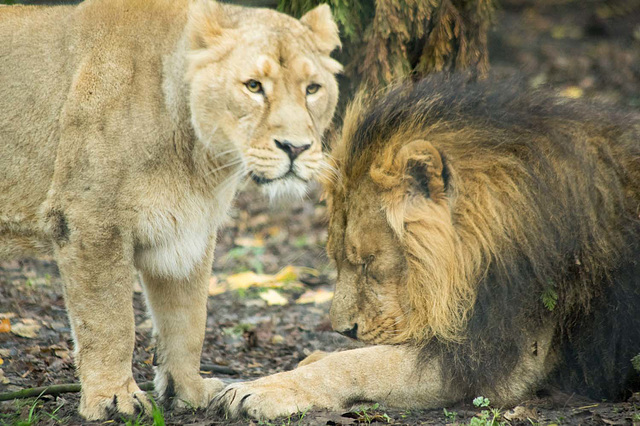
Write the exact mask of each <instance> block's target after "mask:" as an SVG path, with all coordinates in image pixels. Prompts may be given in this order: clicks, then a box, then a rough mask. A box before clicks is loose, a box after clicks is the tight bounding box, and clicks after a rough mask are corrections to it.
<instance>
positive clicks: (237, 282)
mask: <svg viewBox="0 0 640 426" xmlns="http://www.w3.org/2000/svg"><path fill="white" fill-rule="evenodd" d="M306 270H307V269H305V271H306ZM298 274H299V268H296V267H295V266H286V267H284V268H282V269H281V270H280V272H278V273H277V274H275V275H268V274H256V273H255V272H252V271H248V272H240V273H239V274H234V275H229V276H228V277H227V279H226V281H227V284H228V289H229V290H239V289H246V288H249V287H254V286H256V287H282V286H283V285H284V284H290V283H291V282H292V281H296V280H297V279H298Z"/></svg>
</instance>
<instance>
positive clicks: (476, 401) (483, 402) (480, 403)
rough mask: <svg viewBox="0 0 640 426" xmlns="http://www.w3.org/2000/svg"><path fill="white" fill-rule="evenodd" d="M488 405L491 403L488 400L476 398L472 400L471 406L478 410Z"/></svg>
mask: <svg viewBox="0 0 640 426" xmlns="http://www.w3.org/2000/svg"><path fill="white" fill-rule="evenodd" d="M490 404H491V401H489V398H485V397H484V396H478V397H476V398H474V399H473V405H475V406H476V407H478V408H484V407H488V406H489V405H490Z"/></svg>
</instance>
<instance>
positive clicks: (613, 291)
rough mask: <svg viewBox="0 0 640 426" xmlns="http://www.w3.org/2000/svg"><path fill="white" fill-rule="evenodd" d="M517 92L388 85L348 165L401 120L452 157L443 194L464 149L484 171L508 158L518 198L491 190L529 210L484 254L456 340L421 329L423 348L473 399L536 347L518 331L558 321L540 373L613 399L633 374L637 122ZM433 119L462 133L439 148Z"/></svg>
mask: <svg viewBox="0 0 640 426" xmlns="http://www.w3.org/2000/svg"><path fill="white" fill-rule="evenodd" d="M521 89H522V87H521V86H520V85H519V84H516V83H514V82H513V81H511V82H507V83H505V84H496V83H490V84H486V83H469V84H466V83H465V82H464V81H463V80H462V79H461V78H458V77H453V78H446V77H434V78H431V79H428V80H424V81H422V82H419V83H416V84H412V85H407V86H402V87H400V88H396V89H395V90H392V91H391V92H390V93H388V94H386V96H383V97H380V99H378V100H376V101H373V102H371V103H370V104H369V106H368V107H367V109H366V110H365V112H364V113H363V114H361V115H360V116H361V117H362V118H361V120H360V122H359V123H358V125H357V126H356V130H355V132H354V133H353V135H352V137H351V142H350V146H349V147H348V149H349V155H348V158H349V160H348V161H350V162H351V164H350V165H348V166H347V167H345V170H346V171H347V173H349V174H350V177H349V180H350V181H352V182H357V181H358V176H359V175H362V174H364V173H365V172H366V170H368V168H369V166H370V164H371V161H372V160H373V158H374V157H375V153H376V152H378V151H380V150H381V149H382V146H383V144H385V142H386V141H388V140H390V139H391V138H392V137H393V135H394V132H396V131H397V129H405V130H404V131H406V128H407V127H411V126H413V128H414V130H412V136H415V137H416V138H425V139H428V140H430V141H433V143H434V146H436V147H437V148H438V149H439V150H441V151H442V153H443V155H444V157H445V158H446V159H447V160H448V162H449V161H450V164H451V169H452V175H451V177H450V179H451V180H452V182H451V184H452V185H451V186H452V187H453V189H452V191H455V188H456V185H458V183H459V180H460V179H462V180H464V179H465V167H464V163H465V161H468V159H470V158H473V159H474V160H475V161H477V160H478V159H479V158H480V159H482V158H483V157H482V156H485V157H486V159H487V169H490V168H491V167H494V166H495V164H494V163H492V159H494V158H496V156H497V157H498V158H503V159H504V158H507V157H508V158H510V159H511V160H514V161H516V162H517V163H518V165H519V169H518V170H519V171H520V172H519V174H518V175H517V176H514V179H515V180H516V181H517V183H518V188H519V193H518V194H517V196H516V195H513V194H509V193H508V191H509V190H508V189H503V188H500V187H496V188H495V190H496V191H501V190H504V191H506V192H505V194H504V196H503V198H504V202H505V209H506V210H505V212H509V214H511V213H513V214H516V215H517V214H526V215H527V217H528V218H533V220H531V221H530V222H529V223H528V226H523V229H519V230H518V235H515V234H514V235H513V236H512V237H513V238H512V244H510V245H509V246H508V247H501V248H499V249H498V252H499V254H498V255H497V256H496V257H495V258H493V259H491V260H490V261H489V266H488V270H487V273H486V275H485V276H484V278H483V279H482V281H481V282H479V283H477V286H478V292H477V299H476V302H475V305H474V307H473V311H472V314H471V317H470V319H469V321H468V325H467V328H466V335H465V336H464V337H465V339H464V340H463V341H462V342H461V343H451V342H444V341H438V340H437V339H434V340H431V341H430V342H428V343H425V344H424V345H422V349H421V351H422V354H423V355H424V358H425V359H426V358H428V357H433V356H437V357H439V358H440V359H441V361H442V364H443V365H444V371H443V380H444V381H445V383H450V384H451V386H452V387H454V388H456V389H457V390H458V392H459V393H460V394H461V397H465V398H466V397H473V396H477V395H476V392H478V391H479V390H481V389H490V388H492V387H496V386H498V387H500V386H508V383H506V382H507V381H508V376H509V374H510V373H511V372H512V371H513V369H514V368H515V367H516V364H517V363H518V360H519V359H520V355H521V353H522V351H524V350H535V348H528V347H526V346H527V344H526V335H527V333H533V332H534V331H535V330H536V329H537V328H539V327H540V326H541V324H542V323H543V322H548V321H554V322H555V323H556V324H557V332H556V335H555V336H554V346H555V347H556V348H558V354H559V362H558V364H557V366H556V367H555V369H554V371H553V372H551V374H550V375H549V380H548V382H549V383H548V384H549V385H554V386H557V387H559V388H561V389H563V390H565V391H570V392H577V393H579V394H582V395H586V396H590V397H592V398H597V399H602V398H607V399H610V400H614V399H620V398H623V397H625V396H627V395H628V394H629V392H630V391H631V390H632V389H638V387H639V385H640V377H639V374H638V373H637V372H635V371H634V370H633V367H632V363H631V358H633V357H634V356H636V355H638V354H640V125H638V124H637V123H638V121H634V120H632V119H631V117H630V116H628V115H624V114H621V113H618V112H615V111H605V110H604V109H603V108H602V107H597V108H596V107H594V106H588V105H584V104H577V103H574V102H569V101H566V100H564V101H562V100H558V99H557V98H553V97H550V96H548V95H546V94H545V93H543V92H540V91H534V92H531V91H523V90H521ZM634 123H635V124H634ZM436 128H437V129H439V130H433V129H436ZM442 129H445V130H446V131H447V132H455V131H458V130H465V129H466V133H465V134H466V135H472V137H470V138H461V139H460V140H458V141H456V143H455V144H452V143H448V144H445V146H438V145H437V143H438V139H437V134H438V133H437V132H438V131H442ZM469 129H471V130H469ZM407 142H409V140H407ZM498 167H499V165H498ZM487 173H489V174H490V172H487ZM522 200H525V201H526V204H524V205H523V204H522V203H518V202H519V201H522ZM511 202H513V210H512V211H510V210H509V207H510V204H509V203H511ZM454 203H455V201H454ZM452 209H453V212H454V213H453V214H454V223H455V218H456V216H455V215H456V214H457V213H456V210H455V205H454V206H453V207H452ZM505 214H506V213H505ZM488 232H491V231H490V230H489V231H488ZM425 285H428V283H425ZM554 293H555V294H557V296H558V300H557V305H556V306H555V307H553V308H552V309H551V308H549V307H545V305H544V303H543V302H542V300H541V298H543V295H544V294H547V297H549V295H550V294H554Z"/></svg>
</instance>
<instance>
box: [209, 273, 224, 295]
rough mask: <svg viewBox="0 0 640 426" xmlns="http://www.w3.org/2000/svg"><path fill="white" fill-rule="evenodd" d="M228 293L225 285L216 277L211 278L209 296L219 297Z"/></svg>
mask: <svg viewBox="0 0 640 426" xmlns="http://www.w3.org/2000/svg"><path fill="white" fill-rule="evenodd" d="M225 291H227V289H226V288H225V286H224V285H222V283H220V282H219V281H218V279H217V278H216V277H213V276H212V277H210V278H209V296H217V295H219V294H222V293H224V292H225Z"/></svg>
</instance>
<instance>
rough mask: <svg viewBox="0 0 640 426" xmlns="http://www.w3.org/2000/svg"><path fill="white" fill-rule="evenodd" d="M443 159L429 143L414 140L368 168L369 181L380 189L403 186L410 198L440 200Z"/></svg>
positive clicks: (445, 177)
mask: <svg viewBox="0 0 640 426" xmlns="http://www.w3.org/2000/svg"><path fill="white" fill-rule="evenodd" d="M449 175H450V170H449V167H448V165H447V163H446V160H445V157H444V156H443V154H442V153H440V151H438V150H437V149H436V148H435V147H434V146H433V144H431V142H429V141H426V140H423V139H417V140H414V141H411V142H409V143H408V144H406V145H404V146H403V147H402V148H400V150H398V151H397V153H395V155H394V153H393V151H391V150H390V152H389V153H388V154H387V155H386V156H385V158H383V159H382V161H381V162H379V164H377V165H375V166H374V167H373V168H372V169H371V177H372V178H373V180H374V181H375V182H376V183H377V184H379V185H381V186H382V187H384V188H388V189H391V188H394V187H396V188H397V187H399V186H404V187H405V190H406V191H408V192H409V193H410V194H413V195H422V196H425V197H428V198H432V199H434V200H440V199H442V197H444V196H445V195H446V190H447V189H448V186H449Z"/></svg>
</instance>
